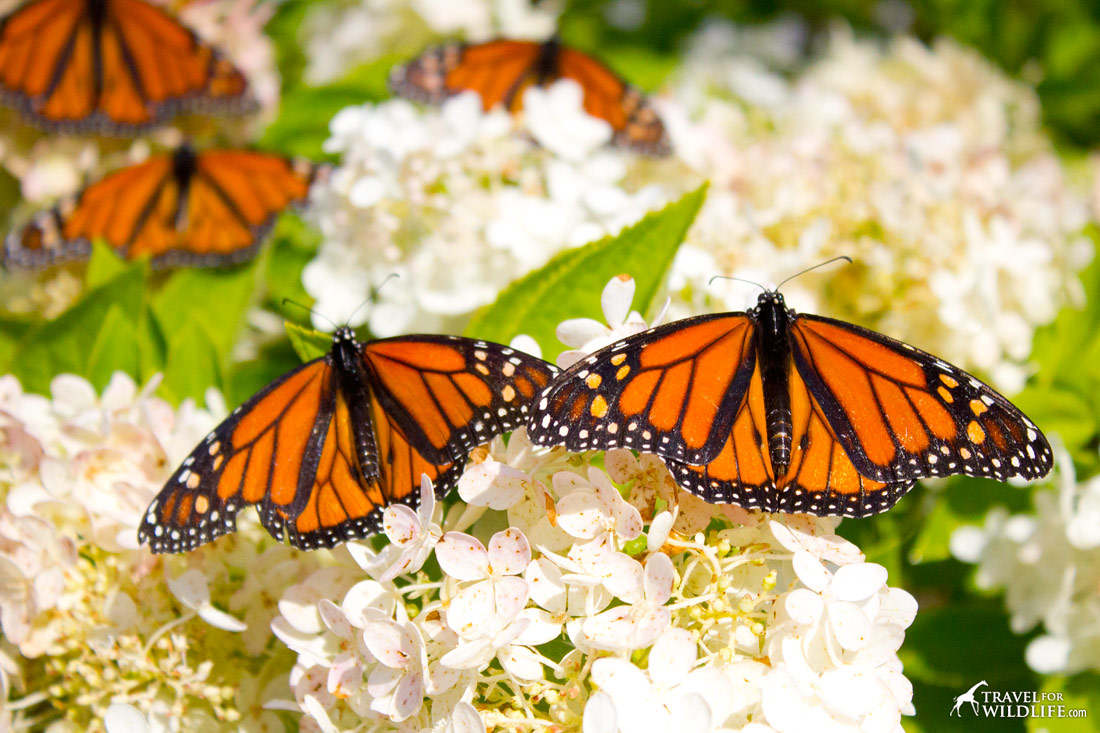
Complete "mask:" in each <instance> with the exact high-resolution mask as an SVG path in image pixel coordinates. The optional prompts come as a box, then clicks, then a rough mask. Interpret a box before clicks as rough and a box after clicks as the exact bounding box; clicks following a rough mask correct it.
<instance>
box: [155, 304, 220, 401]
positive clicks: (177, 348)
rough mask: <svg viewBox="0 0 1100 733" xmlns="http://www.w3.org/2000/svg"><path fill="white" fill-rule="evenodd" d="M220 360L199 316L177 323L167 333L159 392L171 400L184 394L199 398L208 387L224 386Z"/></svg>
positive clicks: (181, 398)
mask: <svg viewBox="0 0 1100 733" xmlns="http://www.w3.org/2000/svg"><path fill="white" fill-rule="evenodd" d="M221 362H222V360H221V357H220V355H219V352H218V348H217V346H216V345H215V344H214V339H213V338H212V337H211V335H210V334H209V333H207V331H206V328H205V326H204V324H202V323H201V322H199V320H198V319H190V320H188V321H186V322H184V323H182V324H180V325H179V326H178V327H177V328H176V330H174V331H173V332H172V333H171V334H170V335H169V336H168V350H167V355H166V357H165V363H164V381H163V382H161V384H160V390H159V391H160V394H161V395H163V396H164V398H165V399H167V400H168V401H170V402H172V403H173V404H178V403H179V402H180V401H182V400H184V399H186V398H187V397H191V398H193V399H195V400H197V401H200V402H201V401H202V399H203V395H204V394H205V393H206V390H207V388H208V387H218V388H219V389H221V388H223V385H224V379H223V374H222V363H221ZM223 391H224V390H223Z"/></svg>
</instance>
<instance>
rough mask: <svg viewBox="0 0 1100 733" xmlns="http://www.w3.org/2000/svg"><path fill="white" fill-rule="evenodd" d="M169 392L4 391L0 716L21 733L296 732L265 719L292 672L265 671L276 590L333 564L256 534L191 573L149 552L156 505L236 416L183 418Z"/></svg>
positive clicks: (118, 379) (5, 387)
mask: <svg viewBox="0 0 1100 733" xmlns="http://www.w3.org/2000/svg"><path fill="white" fill-rule="evenodd" d="M156 385H157V382H156V380H154V381H153V382H151V383H150V384H148V385H146V386H145V387H144V388H142V389H139V388H138V387H137V385H135V384H134V382H133V380H131V379H130V378H129V377H127V376H125V375H123V374H122V373H117V374H115V376H114V377H113V378H112V379H111V381H110V383H109V385H108V386H107V387H106V388H105V389H104V391H103V393H102V395H97V393H96V391H95V389H93V387H92V386H91V385H90V384H89V383H88V382H87V381H85V380H84V379H81V378H79V377H76V376H73V375H62V376H59V377H57V378H55V379H54V381H53V383H52V385H51V396H50V397H43V396H40V395H34V394H28V393H25V392H24V391H23V390H22V387H21V386H20V384H19V382H18V381H17V380H16V379H15V378H14V377H12V376H3V377H0V436H2V437H0V628H2V630H3V637H4V643H3V645H2V646H0V690H2V692H3V703H2V705H0V708H2V709H3V710H4V711H5V713H4V714H5V715H6V716H8V717H7V721H8V722H9V723H10V724H11V725H13V726H15V727H16V728H25V727H31V728H35V729H44V728H46V727H47V726H49V730H50V731H51V732H52V733H67V731H78V730H79V731H84V730H93V731H97V730H103V727H104V720H103V718H104V716H105V714H106V711H107V710H108V708H109V706H110V705H111V704H112V703H127V702H129V703H132V704H134V705H136V706H139V707H140V708H141V709H142V710H144V711H146V714H147V715H148V716H149V718H150V720H151V721H152V722H154V723H155V724H156V725H157V726H158V729H159V730H164V731H169V730H212V729H218V726H219V725H223V726H224V725H226V724H228V723H230V722H234V723H237V722H239V723H240V724H241V725H258V724H261V723H265V724H266V725H268V726H273V723H274V724H275V725H274V726H273V727H269V728H268V730H280V729H281V724H279V721H278V718H277V717H276V714H275V713H273V712H271V711H267V710H264V709H263V708H262V707H261V704H262V703H263V702H264V701H266V700H267V699H268V698H269V697H271V696H272V695H273V694H274V692H273V691H272V690H266V689H264V688H265V686H267V685H268V684H269V683H271V682H272V681H273V680H275V679H277V678H278V677H279V675H280V674H283V675H285V674H286V672H287V663H288V660H286V659H285V657H283V658H280V657H278V656H276V657H272V658H271V661H270V662H266V661H265V658H267V657H268V656H269V649H268V645H269V643H270V642H272V640H273V639H272V634H271V629H270V624H271V619H272V618H273V617H274V616H275V615H276V605H275V604H276V601H277V597H275V596H274V595H273V594H274V593H275V592H276V591H275V590H273V589H276V588H280V587H285V586H286V585H288V584H290V583H293V582H295V580H296V579H297V578H299V577H304V576H305V575H307V574H308V573H310V572H312V570H313V569H314V568H315V567H316V565H317V562H318V561H317V559H315V558H314V557H312V556H310V555H306V554H303V553H298V552H295V551H292V550H290V549H289V548H286V547H282V546H277V545H275V543H274V542H273V541H272V540H270V539H268V538H267V535H266V534H265V533H264V532H263V531H262V529H260V527H259V526H258V523H255V522H253V523H251V524H248V523H246V524H245V525H243V526H242V531H243V534H244V536H243V537H242V538H241V539H240V541H236V542H234V541H230V542H225V543H219V544H218V545H217V546H210V547H209V548H205V549H203V550H201V551H198V552H196V553H193V554H191V555H189V556H187V557H186V558H183V559H173V560H171V561H164V562H162V561H159V560H156V559H154V558H153V557H152V556H151V555H150V554H149V552H148V550H147V549H145V548H139V547H138V546H137V527H138V525H139V523H140V521H141V518H142V516H143V514H144V512H145V509H146V507H147V506H148V504H149V502H150V501H151V500H152V498H153V496H154V495H155V494H156V492H158V491H159V490H160V488H161V487H162V486H163V483H164V481H165V480H167V478H168V476H169V475H170V473H171V470H172V469H173V468H174V467H175V466H176V465H178V463H179V461H180V460H182V459H183V457H184V456H185V455H187V453H189V452H190V450H191V449H192V448H193V447H194V445H195V444H196V443H197V442H199V441H200V440H201V439H202V438H203V436H204V435H206V433H207V432H209V430H210V429H211V428H212V427H213V426H214V424H215V423H216V422H217V418H218V417H219V416H221V415H223V414H224V412H225V409H224V406H223V405H222V404H221V401H220V398H219V397H218V396H217V394H216V393H215V392H213V391H211V392H210V394H209V395H208V396H207V403H208V404H210V405H212V406H213V407H212V408H209V409H200V408H197V407H196V406H195V405H194V403H192V402H190V401H187V402H185V403H184V404H183V405H181V407H180V408H179V409H178V410H177V409H173V408H172V407H170V406H169V405H168V404H167V403H165V402H164V401H163V400H160V399H158V398H156V397H153V396H152V393H153V390H154V389H155V388H156ZM242 579H243V580H242ZM219 606H220V607H219ZM223 609H228V611H229V613H227V612H226V610H223ZM230 613H232V614H234V615H230ZM237 616H240V617H243V619H244V620H243V621H242V620H240V619H238V618H237ZM284 687H285V680H284ZM0 727H2V724H0Z"/></svg>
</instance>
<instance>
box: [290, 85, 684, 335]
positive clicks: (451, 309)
mask: <svg viewBox="0 0 1100 733" xmlns="http://www.w3.org/2000/svg"><path fill="white" fill-rule="evenodd" d="M581 100H582V92H581V89H580V87H579V86H578V85H577V84H576V83H574V82H572V81H568V80H563V81H560V82H558V83H556V84H554V85H552V86H551V87H549V88H547V89H540V88H530V89H528V90H527V91H526V92H525V95H524V107H525V109H526V116H527V117H529V118H530V119H531V120H539V121H540V122H538V123H533V124H531V125H527V124H525V123H524V121H523V120H522V119H519V120H517V119H515V118H513V117H512V116H511V115H509V114H507V113H506V112H504V111H503V110H499V109H497V110H493V111H491V112H489V113H484V112H483V111H482V109H481V102H480V99H479V98H478V97H477V96H476V95H474V94H465V95H460V96H458V97H455V98H454V99H452V100H449V101H448V102H447V103H445V104H444V105H443V106H442V108H420V107H417V106H415V105H413V104H411V103H409V102H406V101H404V100H400V99H396V100H390V101H387V102H383V103H381V104H378V105H373V104H365V105H363V106H360V107H350V108H347V109H344V110H342V111H341V112H339V113H338V114H337V115H336V117H335V118H334V119H333V120H332V125H331V132H332V137H331V138H330V139H329V140H328V142H327V143H326V149H327V150H328V151H329V152H332V153H339V154H340V155H341V157H342V163H341V165H340V166H339V167H338V168H336V169H335V170H334V171H333V172H332V175H330V176H329V178H328V181H327V182H322V183H320V184H318V185H317V187H316V188H315V190H314V196H313V202H314V207H313V208H314V212H315V215H316V219H317V221H318V224H319V226H320V229H321V232H322V235H323V237H324V241H323V243H322V245H321V249H320V251H319V253H318V255H317V257H316V258H315V259H314V260H313V261H312V262H310V263H309V264H308V265H307V266H306V269H305V272H304V273H303V283H304V285H305V288H306V290H307V291H308V292H309V294H310V295H312V296H313V297H314V298H316V299H317V304H316V306H315V309H316V311H317V312H318V313H323V314H324V315H325V316H326V317H327V318H330V319H333V320H335V321H345V320H347V319H349V318H350V319H351V323H352V324H358V323H362V322H363V320H364V319H366V318H368V317H369V324H370V328H371V331H372V332H373V333H375V334H377V335H379V336H388V335H393V334H397V333H404V332H409V331H447V330H448V329H454V328H456V327H460V325H461V319H462V318H463V317H465V316H467V315H468V314H469V313H471V312H472V311H474V310H475V309H476V308H478V307H480V306H482V305H485V304H487V303H489V302H491V301H492V300H493V299H494V298H495V297H496V295H497V294H498V293H499V292H500V291H501V290H502V289H503V288H504V287H505V286H506V285H507V284H508V283H509V282H511V281H512V280H514V279H516V278H517V277H519V276H522V275H524V274H526V273H527V272H529V271H531V270H533V269H535V268H537V267H539V266H540V265H542V264H544V263H545V262H546V261H547V260H548V259H550V257H552V256H553V255H554V254H555V253H556V252H558V251H560V250H562V249H564V248H567V247H574V246H579V245H581V244H585V243H587V242H589V241H591V240H593V239H597V238H599V237H600V236H603V235H604V234H607V233H609V232H616V231H618V230H619V229H621V228H622V227H623V226H625V225H627V224H630V223H633V222H634V221H636V220H637V219H639V218H641V217H642V215H643V214H645V212H646V211H648V210H650V209H652V208H655V207H656V206H657V205H658V204H659V203H661V202H663V201H664V200H665V199H666V194H665V193H664V190H663V188H662V187H661V186H658V185H656V184H653V183H650V181H652V180H654V179H656V178H657V176H656V175H654V173H653V171H652V169H651V168H650V167H645V168H643V167H642V166H641V165H640V161H639V158H638V156H636V155H633V154H631V153H627V152H624V151H620V150H615V149H612V148H609V147H608V146H607V145H606V143H607V142H608V140H610V137H611V128H610V126H609V125H607V124H606V123H605V122H603V121H601V120H596V119H594V118H592V117H590V116H588V115H587V114H585V112H584V110H583V107H582V104H581ZM670 164H671V163H670ZM392 273H397V274H399V275H400V276H401V278H400V280H398V281H397V283H396V284H395V285H391V286H389V287H385V288H382V289H381V291H380V292H379V293H378V296H377V297H378V301H377V302H376V303H375V304H374V306H373V307H371V308H370V309H360V308H359V307H360V306H361V305H362V304H363V298H364V294H365V293H367V292H369V291H370V289H371V287H372V285H376V284H378V283H380V282H382V281H383V280H384V279H385V278H386V277H388V276H389V275H391V274H392ZM368 310H369V312H368ZM322 323H323V321H318V323H317V325H318V327H321V325H322Z"/></svg>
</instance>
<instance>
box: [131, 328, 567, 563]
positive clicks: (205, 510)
mask: <svg viewBox="0 0 1100 733" xmlns="http://www.w3.org/2000/svg"><path fill="white" fill-rule="evenodd" d="M556 372H557V370H556V369H555V368H554V367H553V366H552V365H550V364H547V363H546V362H544V361H542V360H541V359H537V358H535V357H533V356H528V355H526V354H523V353H521V352H518V351H515V350H513V349H510V348H508V347H506V346H501V345H499V344H494V343H489V342H486V341H474V340H472V339H467V338H459V337H457V336H399V337H396V338H388V339H382V340H378V341H368V342H367V343H365V344H361V343H359V342H357V341H356V340H355V336H354V334H353V333H352V332H351V330H350V329H347V328H341V329H339V330H337V331H336V333H335V335H334V336H333V338H332V350H331V351H330V352H329V353H328V354H327V355H326V356H324V357H322V358H320V359H315V360H313V361H310V362H307V363H306V364H303V365H302V366H300V367H298V368H296V369H294V370H293V371H291V372H289V373H287V374H284V375H283V376H282V377H279V378H278V379H276V380H275V381H274V382H272V383H271V384H270V385H268V386H267V387H265V388H264V389H263V390H261V391H260V392H259V393H257V394H256V395H255V396H253V397H252V398H251V399H250V400H248V401H247V402H245V403H244V404H243V405H241V406H240V407H238V408H237V409H236V410H234V411H233V414H232V415H230V416H229V418H227V419H226V420H225V422H223V423H222V424H221V425H219V426H218V427H217V428H215V429H214V431H213V432H212V433H210V435H208V436H207V437H206V440H204V441H203V442H202V443H200V444H199V446H198V447H197V448H195V450H194V452H193V453H192V454H191V455H190V456H189V457H188V458H187V459H185V460H184V462H183V465H181V466H180V467H179V469H178V470H177V471H176V472H175V474H173V475H172V478H170V479H169V480H168V483H167V484H165V486H164V489H163V490H161V492H160V494H159V495H158V496H157V498H156V499H154V500H153V503H152V504H150V505H149V509H148V510H147V511H146V514H145V518H144V520H143V521H142V524H141V528H140V529H139V531H138V539H139V540H140V541H141V542H142V543H148V544H149V546H150V547H151V548H152V550H153V552H158V553H159V552H185V551H187V550H192V549H194V548H195V547H198V546H199V545H201V544H203V543H206V542H210V541H211V540H213V539H214V538H216V537H219V536H220V535H223V534H225V533H227V532H232V531H234V530H235V529H236V515H237V512H238V511H240V509H241V508H243V507H245V506H249V505H253V504H254V505H256V506H257V508H258V510H259V513H260V521H261V522H262V523H263V525H264V526H265V527H266V528H267V530H268V531H269V532H270V533H271V534H272V535H274V536H275V537H276V538H278V539H280V540H282V539H283V538H284V537H286V538H287V540H288V541H289V542H290V544H292V545H294V546H295V547H300V548H303V549H313V548H317V547H332V546H333V545H336V544H338V543H341V542H346V541H347V540H351V539H356V538H360V537H366V536H367V535H370V534H373V533H375V532H378V531H379V529H380V526H381V521H382V512H383V510H384V509H385V508H386V507H387V506H389V505H390V504H394V503H396V502H400V503H405V504H414V503H416V502H417V501H418V499H419V497H420V480H421V475H422V474H425V475H427V477H428V478H429V479H431V480H432V481H433V482H434V483H435V488H436V492H437V494H438V495H439V496H443V495H444V494H446V493H447V492H448V491H449V490H450V489H451V488H453V487H454V486H455V482H456V481H457V480H458V476H459V475H460V473H461V472H462V468H463V466H464V465H465V463H466V458H467V454H468V452H469V451H470V450H471V449H473V448H476V447H477V446H479V445H481V444H483V443H485V442H487V441H488V440H489V439H490V438H492V437H493V436H495V435H500V434H501V433H503V432H506V431H509V430H512V429H513V428H515V427H518V426H519V425H520V424H522V422H523V420H524V418H525V416H526V413H527V409H528V404H529V403H530V401H531V399H532V398H533V397H534V396H535V395H536V394H537V393H538V391H539V390H540V389H542V388H544V387H545V386H546V385H547V384H548V383H549V381H550V379H551V378H552V377H553V375H554V374H555V373H556Z"/></svg>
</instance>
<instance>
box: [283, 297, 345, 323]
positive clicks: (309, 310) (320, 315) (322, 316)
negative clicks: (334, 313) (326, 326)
mask: <svg viewBox="0 0 1100 733" xmlns="http://www.w3.org/2000/svg"><path fill="white" fill-rule="evenodd" d="M283 305H284V306H286V305H296V306H298V307H299V308H301V309H302V310H304V311H305V312H306V313H309V314H310V315H314V316H317V317H318V318H320V319H321V320H324V321H328V322H329V323H330V324H332V328H333V330H335V329H336V328H338V326H337V325H336V324H335V323H333V322H332V320H331V319H329V318H328V317H326V316H325V314H324V313H318V312H317V311H315V310H313V309H312V308H310V307H309V306H308V305H303V304H301V303H299V302H298V301H296V300H292V299H290V298H283Z"/></svg>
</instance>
